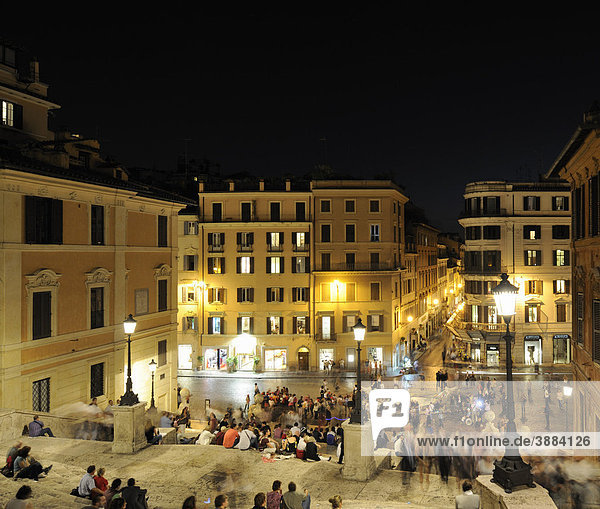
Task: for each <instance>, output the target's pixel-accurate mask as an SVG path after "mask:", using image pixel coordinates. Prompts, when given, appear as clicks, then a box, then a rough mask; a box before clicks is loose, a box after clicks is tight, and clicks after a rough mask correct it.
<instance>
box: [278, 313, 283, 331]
mask: <svg viewBox="0 0 600 509" xmlns="http://www.w3.org/2000/svg"><path fill="white" fill-rule="evenodd" d="M279 334H283V316H280V317H279Z"/></svg>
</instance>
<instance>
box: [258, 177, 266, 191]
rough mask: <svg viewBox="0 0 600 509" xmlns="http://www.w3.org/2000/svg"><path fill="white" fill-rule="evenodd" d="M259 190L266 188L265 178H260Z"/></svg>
mask: <svg viewBox="0 0 600 509" xmlns="http://www.w3.org/2000/svg"><path fill="white" fill-rule="evenodd" d="M258 190H259V191H264V190H265V179H260V180H259V181H258Z"/></svg>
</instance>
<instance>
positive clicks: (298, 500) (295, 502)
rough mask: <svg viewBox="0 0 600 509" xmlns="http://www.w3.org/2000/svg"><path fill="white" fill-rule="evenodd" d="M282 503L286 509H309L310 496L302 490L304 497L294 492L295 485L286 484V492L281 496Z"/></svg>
mask: <svg viewBox="0 0 600 509" xmlns="http://www.w3.org/2000/svg"><path fill="white" fill-rule="evenodd" d="M283 503H284V504H285V507H286V508H287V509H310V494H309V493H308V490H307V489H305V490H304V495H301V494H300V493H298V492H297V491H296V483H295V482H291V483H289V484H288V491H286V492H285V493H284V495H283Z"/></svg>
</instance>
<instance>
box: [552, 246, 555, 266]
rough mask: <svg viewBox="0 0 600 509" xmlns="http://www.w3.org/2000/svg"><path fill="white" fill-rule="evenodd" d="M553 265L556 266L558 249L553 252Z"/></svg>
mask: <svg viewBox="0 0 600 509" xmlns="http://www.w3.org/2000/svg"><path fill="white" fill-rule="evenodd" d="M552 265H556V249H553V250H552Z"/></svg>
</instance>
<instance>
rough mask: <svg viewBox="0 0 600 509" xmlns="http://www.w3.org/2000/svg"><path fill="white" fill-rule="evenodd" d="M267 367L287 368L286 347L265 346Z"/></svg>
mask: <svg viewBox="0 0 600 509" xmlns="http://www.w3.org/2000/svg"><path fill="white" fill-rule="evenodd" d="M265 369H266V370H282V369H287V349H286V348H265Z"/></svg>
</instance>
